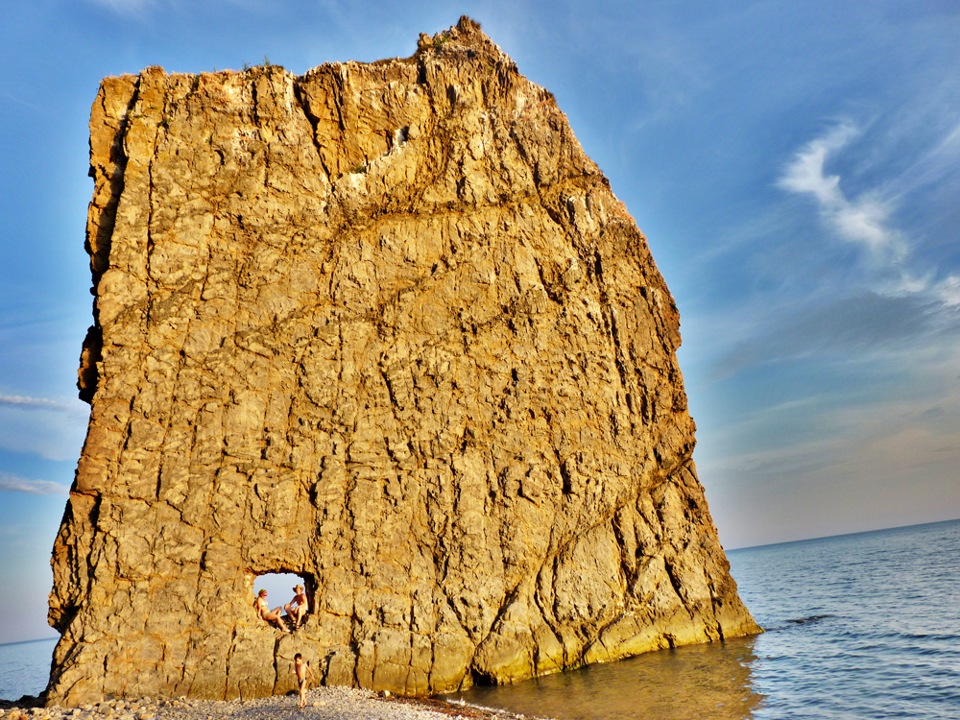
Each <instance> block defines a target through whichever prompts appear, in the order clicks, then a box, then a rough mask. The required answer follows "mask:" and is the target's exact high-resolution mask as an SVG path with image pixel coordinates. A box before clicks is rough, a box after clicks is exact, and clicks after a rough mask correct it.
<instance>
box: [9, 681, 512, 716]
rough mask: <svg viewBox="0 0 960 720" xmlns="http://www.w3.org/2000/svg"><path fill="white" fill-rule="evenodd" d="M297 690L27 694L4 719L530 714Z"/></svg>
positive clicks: (350, 690) (367, 694) (339, 689)
mask: <svg viewBox="0 0 960 720" xmlns="http://www.w3.org/2000/svg"><path fill="white" fill-rule="evenodd" d="M297 700H298V698H297V695H296V694H295V693H293V694H290V695H276V696H273V697H268V698H258V699H255V700H232V701H214V700H191V699H187V698H177V699H169V700H156V699H151V698H142V699H139V700H130V699H114V700H104V701H103V702H99V703H96V704H93V705H85V706H82V707H76V708H64V707H37V706H36V705H38V703H39V701H37V700H33V701H32V700H31V699H30V698H21V700H20V701H17V702H8V701H0V720H284V719H285V718H290V719H291V720H292V719H294V718H298V719H303V720H306V719H308V718H315V719H317V720H320V719H322V720H455V719H456V718H463V719H464V720H525V718H526V716H524V715H517V714H514V713H510V712H506V711H503V710H493V709H490V708H481V707H475V706H472V705H460V704H456V703H448V702H445V701H442V700H431V699H423V698H421V699H415V700H414V699H408V698H398V697H394V696H390V695H379V694H377V693H374V692H370V691H365V690H356V689H353V688H346V687H320V688H316V689H313V690H310V691H308V694H307V705H306V707H303V708H299V707H297Z"/></svg>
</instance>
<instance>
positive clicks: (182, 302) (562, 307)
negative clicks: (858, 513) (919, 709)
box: [49, 18, 758, 704]
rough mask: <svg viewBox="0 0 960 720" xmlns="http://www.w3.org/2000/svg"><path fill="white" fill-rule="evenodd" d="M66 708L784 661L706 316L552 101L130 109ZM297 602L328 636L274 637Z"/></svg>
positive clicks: (77, 519)
mask: <svg viewBox="0 0 960 720" xmlns="http://www.w3.org/2000/svg"><path fill="white" fill-rule="evenodd" d="M90 130H91V166H92V170H91V174H92V176H93V178H94V182H95V188H94V196H93V201H92V203H91V205H90V213H89V221H88V228H87V238H88V246H89V248H88V249H89V252H90V257H91V264H92V270H93V278H94V290H95V295H96V302H95V321H96V323H95V327H94V328H93V329H92V330H91V332H90V334H89V336H88V338H87V342H86V343H85V348H84V353H83V357H82V367H81V370H80V385H81V392H82V394H83V395H84V396H85V397H87V398H88V399H90V400H91V402H92V415H91V420H90V427H89V433H88V436H87V440H86V444H85V446H84V449H83V454H82V457H81V458H80V462H79V467H78V472H77V477H76V482H75V485H74V487H73V489H72V492H71V494H70V500H69V503H68V505H67V508H66V512H65V515H64V518H63V523H62V526H61V530H60V533H59V536H58V538H57V540H56V545H55V547H54V554H53V571H54V590H53V593H52V595H51V598H50V621H51V623H52V624H53V625H54V626H55V627H56V628H57V629H58V630H59V631H60V632H61V633H62V639H61V641H60V643H59V645H58V647H57V650H56V654H55V658H54V667H53V673H52V678H51V685H50V694H49V702H51V703H61V704H64V703H65V704H76V703H81V702H86V701H88V700H91V699H94V698H99V697H101V696H103V695H105V694H113V695H150V696H179V695H189V696H194V697H206V698H233V697H237V696H241V695H242V696H244V697H250V696H257V695H266V694H271V693H277V692H284V691H287V690H289V689H291V688H292V687H293V676H292V675H290V674H289V671H290V661H291V658H292V656H293V654H294V653H295V652H302V653H304V654H305V655H306V657H307V658H308V659H310V660H312V661H313V665H314V666H315V667H318V668H319V670H320V673H321V675H322V677H323V680H324V682H326V683H331V684H334V683H335V684H353V685H360V686H364V687H368V688H374V689H389V690H391V691H395V692H398V693H406V694H419V693H427V692H433V691H444V690H450V689H453V688H457V687H459V686H464V685H468V684H470V683H471V682H476V681H493V682H508V681H511V680H515V679H519V678H525V677H529V676H532V675H535V674H538V673H548V672H553V671H557V670H560V669H563V668H570V667H575V666H578V665H581V664H584V663H592V662H602V661H608V660H614V659H617V658H622V657H625V656H629V655H633V654H636V653H640V652H644V651H647V650H652V649H656V648H664V647H667V646H672V645H675V644H676V645H680V644H685V643H698V642H704V641H714V640H720V639H722V638H724V637H731V636H735V635H742V634H747V633H753V632H756V631H758V628H757V626H756V625H755V624H754V622H753V620H752V619H751V617H750V615H749V613H748V612H747V611H746V609H745V608H744V607H743V605H742V604H741V602H740V600H739V598H738V597H737V593H736V586H735V584H734V582H733V580H732V579H731V577H730V575H729V573H728V564H727V561H726V558H725V557H724V553H723V551H722V549H721V547H720V545H719V543H718V540H717V534H716V531H715V529H714V527H713V524H712V522H711V520H710V516H709V514H708V511H707V505H706V502H705V500H704V496H703V490H702V488H701V485H700V483H699V481H698V479H697V476H696V471H695V469H694V466H693V463H692V461H691V453H692V451H693V446H694V424H693V422H692V421H691V419H690V416H689V414H688V412H687V403H686V397H685V394H684V389H683V382H682V378H681V375H680V371H679V369H678V366H677V360H676V355H675V351H676V349H677V346H678V345H679V343H680V336H679V332H678V318H677V311H676V307H675V305H674V302H673V300H672V298H671V296H670V293H669V291H668V290H667V288H666V286H665V285H664V282H663V279H662V278H661V276H660V274H659V272H658V271H657V268H656V266H655V265H654V262H653V259H652V258H651V256H650V252H649V250H648V248H647V243H646V241H645V239H644V237H643V235H642V234H641V233H640V232H639V231H638V229H637V228H636V226H635V224H634V222H633V220H632V219H631V218H630V216H629V215H628V214H627V212H626V210H625V209H624V207H623V206H622V205H621V204H620V202H619V201H618V200H617V199H616V198H615V197H614V195H613V194H612V193H611V191H610V189H609V187H608V183H607V181H606V180H605V178H604V177H603V175H602V174H601V173H600V171H599V170H598V169H597V167H596V166H595V165H594V164H593V163H592V162H591V161H590V160H589V159H588V158H587V157H586V156H585V155H584V153H583V151H582V149H581V148H580V146H579V144H578V143H577V141H576V140H575V138H574V137H573V135H572V133H571V131H570V128H569V126H568V124H567V121H566V119H565V117H564V116H563V114H562V113H561V112H560V111H559V110H558V109H557V106H556V104H555V103H554V100H553V98H552V96H551V95H550V94H549V93H548V92H546V91H544V90H543V89H541V88H539V87H537V86H535V85H533V84H532V83H530V82H529V81H527V80H526V79H525V78H523V77H522V76H521V75H520V74H519V73H518V72H517V69H516V67H515V66H514V64H513V63H512V62H511V61H510V60H509V58H507V57H506V56H505V55H504V54H503V53H502V52H501V51H500V50H499V49H498V48H497V47H496V46H495V45H494V44H493V43H492V42H490V40H488V39H487V38H486V37H485V36H484V35H483V34H482V32H481V31H480V28H479V26H477V25H476V24H475V23H473V22H472V21H470V20H468V19H466V18H464V19H462V20H461V22H460V23H459V25H458V26H457V27H455V28H452V29H451V30H449V31H447V32H444V33H441V34H439V35H437V36H436V37H433V38H429V37H426V36H422V37H421V40H420V47H419V49H418V51H417V53H416V54H415V55H414V56H413V57H411V58H407V59H398V60H390V61H383V62H379V63H374V64H371V65H362V64H356V63H346V64H334V65H324V66H321V67H318V68H316V69H314V70H311V71H310V72H308V73H307V74H306V75H304V76H302V77H295V76H293V75H291V74H290V73H287V72H285V71H284V70H283V69H281V68H278V67H258V68H254V69H252V70H248V71H245V72H219V73H212V74H211V73H205V74H201V75H173V76H169V75H166V74H165V73H164V72H163V71H162V70H161V69H159V68H151V69H148V70H146V71H144V72H143V73H141V74H140V75H139V76H137V77H131V76H128V77H119V78H110V79H107V80H105V81H104V82H103V84H102V86H101V88H100V92H99V95H98V96H97V99H96V102H95V103H94V106H93V113H92V119H91V123H90ZM266 572H294V573H297V574H299V575H301V576H302V577H303V578H305V580H306V584H307V589H308V593H309V594H310V596H311V597H312V598H313V599H314V601H315V605H316V609H315V612H313V613H312V614H311V615H310V616H309V619H308V621H307V623H306V626H305V627H304V628H302V629H301V630H300V631H299V632H298V633H297V634H295V635H283V634H281V633H280V632H279V631H277V630H275V629H272V628H270V627H268V626H266V625H265V624H263V623H262V622H261V621H259V620H258V619H257V618H256V617H254V614H253V611H252V610H251V605H250V603H251V600H252V597H253V581H254V577H255V576H257V575H259V574H262V573H266Z"/></svg>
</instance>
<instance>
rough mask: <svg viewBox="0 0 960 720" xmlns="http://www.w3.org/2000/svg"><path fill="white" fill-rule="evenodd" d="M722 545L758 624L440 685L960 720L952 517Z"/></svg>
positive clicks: (627, 714)
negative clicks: (723, 638)
mask: <svg viewBox="0 0 960 720" xmlns="http://www.w3.org/2000/svg"><path fill="white" fill-rule="evenodd" d="M728 557H729V558H730V563H731V565H732V568H733V575H734V577H735V578H736V580H737V583H738V585H739V587H740V593H741V596H742V597H743V599H744V601H745V602H746V604H747V607H749V608H750V610H751V612H752V613H753V615H754V617H755V618H756V619H757V621H758V622H759V623H760V624H761V625H762V626H763V627H765V628H766V629H767V632H766V633H764V634H763V635H759V636H757V637H755V638H744V639H737V640H731V641H728V642H726V643H723V644H715V645H702V646H697V647H687V648H678V649H676V650H670V651H663V652H658V653H649V654H647V655H642V656H640V657H637V658H633V659H631V660H625V661H623V662H619V663H611V664H609V665H595V666H591V667H588V668H584V669H583V670H579V671H576V672H570V673H563V674H561V675H552V676H549V677H545V678H540V679H537V680H531V681H528V682H524V683H518V684H516V685H511V686H506V687H498V688H475V689H473V690H471V691H469V692H466V693H460V694H458V695H456V696H452V697H454V698H462V699H464V700H465V701H467V702H470V703H476V704H480V705H486V706H490V707H499V708H505V709H508V710H513V711H515V712H521V713H524V714H527V715H541V716H550V717H554V718H558V720H626V719H627V718H629V719H630V720H635V719H642V718H651V719H655V720H694V719H695V720H713V719H716V720H728V719H730V720H733V719H744V718H769V719H771V720H774V719H775V720H790V719H792V718H818V719H819V718H844V719H845V720H846V719H848V718H869V719H871V720H873V719H880V718H925V719H935V718H952V719H954V720H960V520H955V521H951V522H946V523H935V524H931V525H918V526H914V527H909V528H898V529H893V530H881V531H877V532H871V533H862V534H859V535H846V536H840V537H833V538H825V539H820V540H808V541H804V542H796V543H786V544H782V545H768V546H765V547H758V548H750V549H746V550H734V551H730V552H729V553H728ZM52 652H53V642H52V641H45V642H37V643H20V644H17V645H4V646H0V698H7V699H17V698H19V697H20V696H21V695H23V694H31V695H35V694H37V693H38V692H40V691H41V690H42V689H43V687H44V685H45V684H46V678H47V673H48V671H49V667H50V656H51V653H52Z"/></svg>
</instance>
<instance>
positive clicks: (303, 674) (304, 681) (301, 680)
mask: <svg viewBox="0 0 960 720" xmlns="http://www.w3.org/2000/svg"><path fill="white" fill-rule="evenodd" d="M293 672H295V673H296V675H297V686H298V687H299V688H300V702H299V703H298V704H297V707H301V708H302V707H304V706H305V705H306V704H307V686H308V684H309V682H308V677H307V676H309V679H312V678H313V677H314V675H313V668H311V667H310V663H308V662H307V661H306V660H304V659H303V655H301V654H300V653H297V654H296V655H294V656H293Z"/></svg>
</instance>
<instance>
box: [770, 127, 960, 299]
mask: <svg viewBox="0 0 960 720" xmlns="http://www.w3.org/2000/svg"><path fill="white" fill-rule="evenodd" d="M860 134H861V132H860V129H859V128H858V127H857V126H856V125H855V124H854V123H852V122H849V121H844V122H841V123H839V124H837V125H836V126H835V127H833V128H831V129H830V130H828V131H827V132H825V133H824V134H823V135H821V136H820V137H817V138H815V139H814V140H811V141H810V142H808V143H807V144H806V145H804V146H803V147H802V148H801V149H800V150H799V151H798V152H797V153H796V154H795V155H794V157H793V158H792V159H791V161H790V162H789V163H787V165H786V167H785V168H784V171H783V174H782V175H781V177H780V179H779V180H778V181H777V185H778V186H779V187H780V188H782V189H784V190H786V191H788V192H791V193H795V194H799V195H807V196H810V197H812V198H813V199H814V200H815V201H816V204H817V207H818V209H819V212H820V216H821V218H822V219H823V220H824V222H825V223H826V225H827V226H828V227H829V228H830V229H831V230H832V231H833V232H834V233H835V234H836V236H837V237H839V238H841V239H842V240H844V241H846V242H850V243H853V244H855V245H858V246H859V247H861V248H862V249H864V250H865V252H866V253H867V254H868V256H869V258H870V259H871V260H872V261H873V269H874V270H875V271H876V274H875V276H874V277H873V283H872V287H871V290H872V291H875V292H878V293H881V294H883V295H887V296H894V297H905V296H917V297H923V298H925V299H926V300H928V301H932V302H934V303H936V304H937V305H939V306H940V307H942V308H949V309H953V308H957V307H960V276H958V275H956V274H949V275H946V276H944V275H942V274H940V273H937V272H936V271H934V270H930V269H929V268H927V269H924V270H918V269H917V268H916V267H915V266H916V265H917V262H916V259H915V258H912V257H911V252H912V251H913V250H914V248H913V247H912V246H911V241H910V238H909V236H908V235H907V234H906V233H904V232H902V231H901V229H900V228H898V227H897V226H896V224H895V223H894V221H893V220H892V215H893V213H894V211H895V209H896V204H897V200H896V197H898V196H897V195H895V194H894V193H890V194H888V195H885V194H883V193H881V192H880V191H879V190H877V189H874V190H868V191H865V192H862V193H860V194H859V195H857V196H855V197H850V196H849V195H848V194H847V193H846V192H845V191H844V187H843V178H842V177H841V176H840V175H839V174H837V173H831V172H829V171H828V165H829V163H830V161H831V160H834V159H836V158H837V157H838V156H839V155H841V153H843V151H844V150H847V149H849V146H850V145H851V144H852V143H853V142H854V141H855V140H856V139H857V138H858V137H859V136H860ZM958 147H960V125H957V126H953V127H952V128H951V129H950V130H949V131H948V132H947V134H946V136H944V137H942V138H941V139H940V140H939V141H938V142H937V143H936V146H935V148H934V149H933V150H931V151H929V152H927V153H926V154H923V155H922V156H921V157H920V159H919V160H918V161H917V163H916V164H915V166H914V167H912V168H911V169H910V170H909V171H908V172H907V173H905V176H904V177H888V178H885V181H886V184H887V186H889V187H896V186H897V185H907V186H910V185H913V184H915V183H916V182H917V178H916V177H912V175H920V176H939V175H941V174H942V172H935V171H934V170H933V169H932V166H933V165H942V164H943V162H944V158H945V157H952V156H953V155H955V151H956V150H957V148H958ZM920 166H922V167H925V168H927V170H925V171H923V172H921V171H920V169H919V168H920ZM901 194H902V192H901Z"/></svg>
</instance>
